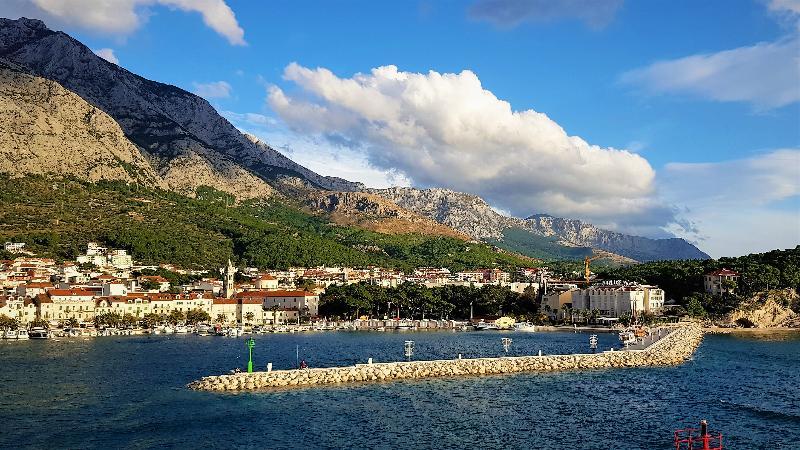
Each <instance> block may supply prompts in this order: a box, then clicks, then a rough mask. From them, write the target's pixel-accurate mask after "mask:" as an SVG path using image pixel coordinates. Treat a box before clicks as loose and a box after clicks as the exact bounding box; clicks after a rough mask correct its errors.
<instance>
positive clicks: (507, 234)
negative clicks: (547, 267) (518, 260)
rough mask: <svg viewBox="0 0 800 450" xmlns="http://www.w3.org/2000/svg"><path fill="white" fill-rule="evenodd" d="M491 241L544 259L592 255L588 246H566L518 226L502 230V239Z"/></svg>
mask: <svg viewBox="0 0 800 450" xmlns="http://www.w3.org/2000/svg"><path fill="white" fill-rule="evenodd" d="M491 242H492V243H493V244H494V245H497V246H498V247H500V248H504V249H506V250H509V251H512V252H517V253H520V254H523V255H525V256H530V257H531V258H539V259H545V260H565V259H566V260H575V259H581V258H583V257H585V256H591V255H592V249H591V248H589V247H568V246H566V245H561V244H559V243H558V239H557V238H555V237H552V236H550V237H548V236H540V235H538V234H534V233H531V232H530V231H527V230H523V229H520V228H509V229H506V230H503V240H501V241H500V240H493V241H491Z"/></svg>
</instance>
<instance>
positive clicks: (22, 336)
mask: <svg viewBox="0 0 800 450" xmlns="http://www.w3.org/2000/svg"><path fill="white" fill-rule="evenodd" d="M17 340H18V341H27V340H28V330H25V329H21V330H17Z"/></svg>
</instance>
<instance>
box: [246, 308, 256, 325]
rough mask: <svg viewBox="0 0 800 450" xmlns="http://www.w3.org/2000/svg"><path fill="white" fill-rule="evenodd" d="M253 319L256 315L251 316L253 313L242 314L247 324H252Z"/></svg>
mask: <svg viewBox="0 0 800 450" xmlns="http://www.w3.org/2000/svg"><path fill="white" fill-rule="evenodd" d="M255 317H256V315H255V314H253V311H247V312H246V313H245V314H244V320H246V321H247V322H248V323H249V324H252V322H253V319H254V318H255Z"/></svg>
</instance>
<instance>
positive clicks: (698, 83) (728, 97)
mask: <svg viewBox="0 0 800 450" xmlns="http://www.w3.org/2000/svg"><path fill="white" fill-rule="evenodd" d="M767 8H768V9H769V11H771V12H773V13H774V14H776V15H778V16H780V17H781V18H782V19H785V20H787V21H788V22H790V23H791V24H792V31H791V33H790V34H789V35H788V36H786V37H784V38H783V39H779V40H777V41H775V42H761V43H757V44H754V45H750V46H744V47H739V48H734V49H730V50H723V51H719V52H716V53H705V54H697V55H690V56H686V57H683V58H678V59H671V60H664V61H658V62H655V63H653V64H651V65H649V66H647V67H643V68H639V69H635V70H631V71H629V72H626V73H624V74H622V76H621V77H620V80H621V81H622V82H623V83H627V84H631V85H635V86H639V87H641V88H642V89H644V91H646V92H649V93H652V94H687V95H692V96H697V97H700V98H705V99H708V100H714V101H721V102H747V103H751V104H753V105H754V106H755V108H756V109H758V110H767V109H772V108H779V107H781V106H785V105H789V104H791V103H795V102H797V101H800V33H798V25H800V22H799V21H798V17H800V16H799V15H800V0H771V1H770V2H769V4H768V5H767Z"/></svg>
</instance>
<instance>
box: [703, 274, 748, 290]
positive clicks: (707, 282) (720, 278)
mask: <svg viewBox="0 0 800 450" xmlns="http://www.w3.org/2000/svg"><path fill="white" fill-rule="evenodd" d="M739 278H740V275H739V273H738V272H735V271H733V270H728V269H725V268H722V269H720V270H715V271H713V272H711V273H707V274H705V275H704V276H703V286H704V287H705V289H706V292H708V293H710V294H713V295H720V294H723V293H732V292H733V291H734V290H735V289H736V286H737V285H738V284H739Z"/></svg>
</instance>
